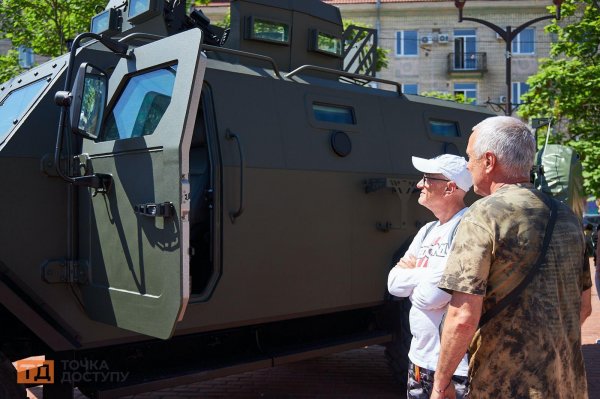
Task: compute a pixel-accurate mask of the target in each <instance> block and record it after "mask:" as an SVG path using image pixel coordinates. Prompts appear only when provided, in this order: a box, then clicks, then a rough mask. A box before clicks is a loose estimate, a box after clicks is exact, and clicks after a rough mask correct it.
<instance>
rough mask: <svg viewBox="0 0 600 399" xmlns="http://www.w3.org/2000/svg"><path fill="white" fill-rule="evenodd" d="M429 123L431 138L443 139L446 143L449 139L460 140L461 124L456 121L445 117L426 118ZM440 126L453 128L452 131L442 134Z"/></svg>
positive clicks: (428, 129)
mask: <svg viewBox="0 0 600 399" xmlns="http://www.w3.org/2000/svg"><path fill="white" fill-rule="evenodd" d="M426 121H427V132H428V133H429V135H430V136H431V137H437V138H438V139H443V140H444V141H446V140H447V139H458V138H460V137H461V136H462V135H461V131H460V124H459V123H458V121H456V120H452V119H447V118H443V117H436V116H429V117H427V118H426ZM438 126H451V127H452V129H451V130H452V131H451V132H450V131H448V132H442V131H441V130H440V129H438ZM448 133H450V134H448Z"/></svg>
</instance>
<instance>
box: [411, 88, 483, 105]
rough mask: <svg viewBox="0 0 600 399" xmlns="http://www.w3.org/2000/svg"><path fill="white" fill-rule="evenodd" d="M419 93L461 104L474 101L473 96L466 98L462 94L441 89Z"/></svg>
mask: <svg viewBox="0 0 600 399" xmlns="http://www.w3.org/2000/svg"><path fill="white" fill-rule="evenodd" d="M421 95H422V96H425V97H435V98H439V99H441V100H449V101H454V102H457V103H461V104H473V103H474V102H475V99H474V98H467V97H465V95H464V94H452V93H445V92H443V91H424V92H423V93H421Z"/></svg>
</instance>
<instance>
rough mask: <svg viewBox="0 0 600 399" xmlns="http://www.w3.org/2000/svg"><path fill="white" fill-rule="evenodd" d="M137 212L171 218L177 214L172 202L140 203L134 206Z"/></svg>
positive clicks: (154, 216)
mask: <svg viewBox="0 0 600 399" xmlns="http://www.w3.org/2000/svg"><path fill="white" fill-rule="evenodd" d="M133 209H134V211H135V213H137V214H139V215H143V216H148V217H151V218H170V217H172V216H173V215H175V206H174V205H173V203H172V202H163V203H162V204H138V205H135V206H134V207H133Z"/></svg>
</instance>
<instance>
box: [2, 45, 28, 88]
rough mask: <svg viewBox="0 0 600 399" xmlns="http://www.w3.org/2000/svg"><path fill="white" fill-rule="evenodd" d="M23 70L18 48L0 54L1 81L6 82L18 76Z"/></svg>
mask: <svg viewBox="0 0 600 399" xmlns="http://www.w3.org/2000/svg"><path fill="white" fill-rule="evenodd" d="M22 70H23V69H22V68H21V67H20V66H19V56H18V53H17V51H16V50H9V51H8V53H7V54H6V55H0V82H6V81H7V80H9V79H10V78H12V77H14V76H17V75H18V74H20V73H21V71H22Z"/></svg>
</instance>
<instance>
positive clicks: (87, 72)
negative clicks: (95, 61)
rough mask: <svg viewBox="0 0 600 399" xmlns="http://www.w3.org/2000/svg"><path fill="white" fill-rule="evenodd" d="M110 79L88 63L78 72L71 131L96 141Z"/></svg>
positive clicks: (74, 87)
mask: <svg viewBox="0 0 600 399" xmlns="http://www.w3.org/2000/svg"><path fill="white" fill-rule="evenodd" d="M107 92H108V78H107V76H106V73H104V71H102V70H101V69H100V68H97V67H95V66H93V65H91V64H89V63H87V62H84V63H82V64H81V65H80V66H79V70H78V71H77V76H76V77H75V82H74V83H73V91H72V92H71V106H70V121H71V131H72V132H73V133H74V134H77V135H79V136H82V137H84V138H86V139H90V140H96V139H97V138H98V135H99V134H100V128H101V127H102V119H103V116H104V109H105V108H106V96H107Z"/></svg>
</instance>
